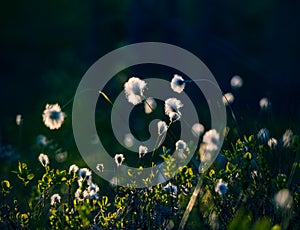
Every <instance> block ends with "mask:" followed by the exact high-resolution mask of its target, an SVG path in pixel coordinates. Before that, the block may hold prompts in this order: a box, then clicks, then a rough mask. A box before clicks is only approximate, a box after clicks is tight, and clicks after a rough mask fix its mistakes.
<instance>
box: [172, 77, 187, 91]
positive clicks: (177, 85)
mask: <svg viewBox="0 0 300 230" xmlns="http://www.w3.org/2000/svg"><path fill="white" fill-rule="evenodd" d="M184 88H185V82H184V79H183V78H182V77H181V76H179V75H178V74H174V77H173V78H172V81H171V89H172V90H173V91H174V92H176V93H181V92H182V91H183V90H184Z"/></svg>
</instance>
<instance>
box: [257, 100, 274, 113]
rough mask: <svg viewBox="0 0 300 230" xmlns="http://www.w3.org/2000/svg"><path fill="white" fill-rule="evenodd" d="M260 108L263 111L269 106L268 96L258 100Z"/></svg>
mask: <svg viewBox="0 0 300 230" xmlns="http://www.w3.org/2000/svg"><path fill="white" fill-rule="evenodd" d="M259 106H260V109H261V110H263V111H265V110H268V109H270V108H271V102H270V100H269V99H268V98H266V97H264V98H262V99H260V101H259Z"/></svg>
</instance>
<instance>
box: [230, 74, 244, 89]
mask: <svg viewBox="0 0 300 230" xmlns="http://www.w3.org/2000/svg"><path fill="white" fill-rule="evenodd" d="M230 85H231V87H232V88H233V89H238V88H241V87H242V86H243V79H242V78H241V77H240V76H238V75H235V76H233V77H232V78H231V81H230Z"/></svg>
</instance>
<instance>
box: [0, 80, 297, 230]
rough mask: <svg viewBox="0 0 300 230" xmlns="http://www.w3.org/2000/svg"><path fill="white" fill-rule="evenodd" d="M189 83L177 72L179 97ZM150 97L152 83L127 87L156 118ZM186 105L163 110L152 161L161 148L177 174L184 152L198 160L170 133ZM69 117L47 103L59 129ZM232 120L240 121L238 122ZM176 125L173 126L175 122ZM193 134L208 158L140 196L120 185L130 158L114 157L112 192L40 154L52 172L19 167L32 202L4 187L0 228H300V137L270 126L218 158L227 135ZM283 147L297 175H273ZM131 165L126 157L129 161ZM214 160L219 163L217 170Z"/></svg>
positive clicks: (48, 118)
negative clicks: (271, 160) (272, 161)
mask: <svg viewBox="0 0 300 230" xmlns="http://www.w3.org/2000/svg"><path fill="white" fill-rule="evenodd" d="M188 82H190V80H185V79H184V78H183V77H182V76H180V75H177V74H175V75H174V76H173V78H172V80H171V82H170V87H171V89H172V90H173V91H174V93H177V94H180V93H182V92H183V91H186V90H188V88H187V83H188ZM230 84H231V87H232V89H233V90H238V89H239V88H241V87H242V86H243V80H242V79H241V78H240V77H239V76H234V77H233V78H232V79H231V81H230ZM146 89H147V82H146V81H144V80H141V79H139V78H137V77H132V78H129V80H128V81H127V82H126V83H125V84H124V91H125V96H126V98H127V100H128V102H129V103H131V104H133V105H139V104H141V103H144V109H145V110H144V111H145V113H146V114H147V113H151V112H153V110H154V109H155V108H156V106H157V105H156V104H155V103H156V102H155V99H153V98H151V97H146V95H145V93H146ZM234 92H235V91H234ZM100 94H101V95H102V96H104V97H105V98H106V100H107V101H109V102H110V103H111V104H112V102H111V101H110V99H109V98H108V97H107V96H106V94H105V93H104V92H102V91H101V92H100ZM175 95H176V94H175ZM225 95H226V94H225ZM225 95H224V97H225V101H224V102H225V104H226V103H227V104H228V107H227V108H229V109H230V110H231V112H232V113H233V111H232V109H231V108H230V104H231V103H234V101H233V100H231V99H230V97H229V96H228V95H227V96H228V97H227V96H225ZM232 95H233V94H232ZM154 102H155V103H154ZM182 107H183V103H182V102H181V101H180V100H179V99H177V98H176V97H170V98H168V99H167V100H166V101H165V102H164V112H165V114H164V117H161V118H160V120H159V122H158V123H157V140H158V141H157V142H156V144H155V150H154V151H153V152H152V157H151V159H153V156H154V153H155V151H156V149H159V150H160V152H162V154H160V157H161V158H162V159H163V160H164V161H165V162H166V168H167V170H169V171H171V172H172V170H174V166H176V162H175V157H176V153H177V156H178V157H179V158H180V159H181V160H184V159H186V158H187V154H194V153H191V152H190V146H189V144H190V142H189V141H190V140H185V139H184V137H183V139H176V136H175V135H170V134H172V133H171V132H172V129H171V127H172V126H173V125H174V122H176V121H177V122H179V121H183V120H184V114H182V113H181V108H182ZM233 115H234V114H233ZM65 117H66V115H65V113H64V112H62V109H61V107H60V106H59V105H58V104H54V105H47V106H46V108H45V111H44V113H43V121H44V123H45V125H46V126H47V127H48V128H49V129H51V130H56V129H59V128H60V127H61V126H62V124H63V122H64V119H65ZM232 118H233V119H235V116H232ZM168 119H169V122H166V121H165V120H168ZM186 124H187V123H186ZM172 128H173V127H172ZM235 128H236V127H235ZM190 129H191V132H192V133H193V134H194V135H195V136H196V137H199V138H200V143H199V144H200V147H199V150H197V151H196V154H195V156H194V157H193V158H192V160H191V162H190V163H189V164H188V165H186V166H184V167H180V168H179V169H178V171H179V172H178V174H176V175H175V176H174V177H173V178H172V179H171V180H169V181H168V182H165V183H163V184H158V185H156V186H149V182H152V181H156V180H159V179H161V180H163V181H165V178H164V176H165V173H166V172H160V171H158V172H153V174H151V175H150V177H149V178H148V179H147V180H145V181H144V183H145V187H144V188H141V189H136V188H134V187H132V186H128V187H121V186H115V185H117V184H118V173H120V170H122V167H121V166H122V165H123V164H124V162H125V156H126V155H125V153H124V155H125V156H124V155H123V154H121V153H119V154H115V156H114V160H115V164H116V166H117V168H116V172H115V174H116V175H114V176H113V177H112V181H111V183H112V184H113V185H114V186H107V182H105V181H103V180H101V179H99V178H97V177H93V173H92V171H91V170H90V169H89V168H84V167H82V168H80V167H78V166H77V165H76V164H71V165H70V166H69V168H68V169H57V168H52V166H53V164H52V163H53V162H52V161H51V165H50V161H49V157H48V155H49V156H50V158H51V159H54V156H52V155H50V153H48V152H47V151H40V152H44V153H41V154H40V155H39V156H38V160H39V162H40V163H41V166H40V168H42V167H43V169H44V170H40V168H38V169H35V170H31V169H30V167H29V166H28V165H27V164H26V163H24V162H19V163H18V166H17V170H16V171H14V173H15V174H16V175H17V177H16V178H18V179H19V180H20V181H21V185H22V186H23V187H22V188H23V189H24V190H25V189H28V190H27V191H29V192H28V194H25V196H26V197H25V202H24V201H23V199H21V200H20V199H17V198H14V193H13V190H14V189H16V188H17V190H18V191H17V193H18V192H19V184H17V183H15V182H13V183H11V182H10V181H9V180H7V179H4V180H2V181H1V189H0V191H1V193H0V195H1V205H2V206H1V209H0V228H1V229H21V228H24V229H35V228H51V229H240V228H241V227H243V228H244V229H263V230H264V229H293V228H294V229H298V228H300V225H299V221H298V220H299V218H300V205H299V204H300V185H299V184H296V183H295V184H293V183H292V182H293V179H294V175H295V174H296V170H297V167H298V164H297V162H299V161H298V160H299V155H300V148H299V146H300V140H299V136H297V135H295V134H294V133H293V132H292V131H291V130H288V131H286V133H285V134H284V135H283V137H282V138H278V139H275V137H272V138H271V137H270V132H269V131H268V130H267V129H266V128H263V129H261V130H259V132H258V134H257V135H250V136H245V135H239V136H238V139H237V140H235V141H233V140H227V141H228V142H229V141H230V144H231V147H227V149H222V150H221V151H220V152H217V151H219V149H220V147H221V146H220V145H221V143H220V135H221V134H220V133H218V132H217V131H216V130H214V129H207V130H205V128H204V126H203V125H202V124H200V123H196V124H193V125H192V126H191V127H190ZM205 131H206V132H205ZM202 135H203V136H202ZM165 136H168V137H169V138H170V139H172V141H173V142H174V143H171V146H172V148H174V149H175V153H174V156H173V155H172V154H171V152H170V149H169V147H167V146H161V144H162V140H163V138H164V137H165ZM272 136H273V135H272ZM201 138H202V139H201ZM277 140H278V141H277ZM37 141H38V144H37V145H38V146H39V147H40V148H46V146H48V145H49V143H50V142H52V140H51V141H50V140H49V139H48V138H47V137H46V136H39V139H38V140H37ZM124 141H125V142H126V143H127V144H126V146H127V147H128V148H129V146H130V147H131V148H133V149H135V150H137V153H138V155H137V156H136V158H137V159H138V161H139V160H140V159H142V158H144V157H145V155H146V154H148V152H149V149H148V147H149V146H145V145H139V146H137V145H136V143H134V138H133V136H132V134H128V136H125V137H124ZM229 146H230V145H229ZM282 149H284V150H285V151H286V152H287V153H288V152H289V153H291V154H293V156H294V157H295V161H294V164H293V165H292V169H291V170H290V171H288V170H289V168H287V170H277V171H276V169H274V170H273V171H272V172H271V170H270V168H271V167H270V165H269V164H268V162H267V160H266V159H267V156H270V155H271V154H274V155H275V154H277V153H278V152H280V151H282ZM61 152H63V151H61ZM45 153H47V154H48V155H46V154H45ZM54 153H55V152H54ZM272 156H273V155H271V157H272ZM129 159H130V158H129V157H128V158H127V156H126V161H128V160H129ZM215 159H216V160H215ZM213 160H215V161H214V163H213V164H212V166H211V167H210V168H208V165H210V163H212V161H213ZM96 163H97V162H96ZM126 163H127V162H126ZM152 163H153V165H155V164H156V163H155V162H152ZM157 164H159V163H157ZM78 165H79V163H78ZM271 166H272V165H271ZM94 167H95V168H94V169H95V170H97V171H98V172H100V173H101V172H103V171H104V167H105V165H103V164H101V163H98V164H96V165H94ZM138 169H139V170H140V171H142V170H143V167H142V166H139V168H138ZM167 170H166V171H167ZM127 173H128V175H129V176H130V177H131V179H132V182H133V183H134V181H135V180H136V178H138V177H137V176H138V175H134V173H132V172H131V171H128V172H127ZM39 174H42V175H39ZM34 183H36V185H34ZM12 201H13V202H12ZM192 211H193V212H192Z"/></svg>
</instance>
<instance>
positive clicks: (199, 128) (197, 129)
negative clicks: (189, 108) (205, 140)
mask: <svg viewBox="0 0 300 230" xmlns="http://www.w3.org/2000/svg"><path fill="white" fill-rule="evenodd" d="M203 132H204V126H203V125H202V124H200V123H195V124H193V126H192V133H193V135H194V136H195V137H200V136H201V135H202V134H203Z"/></svg>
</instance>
